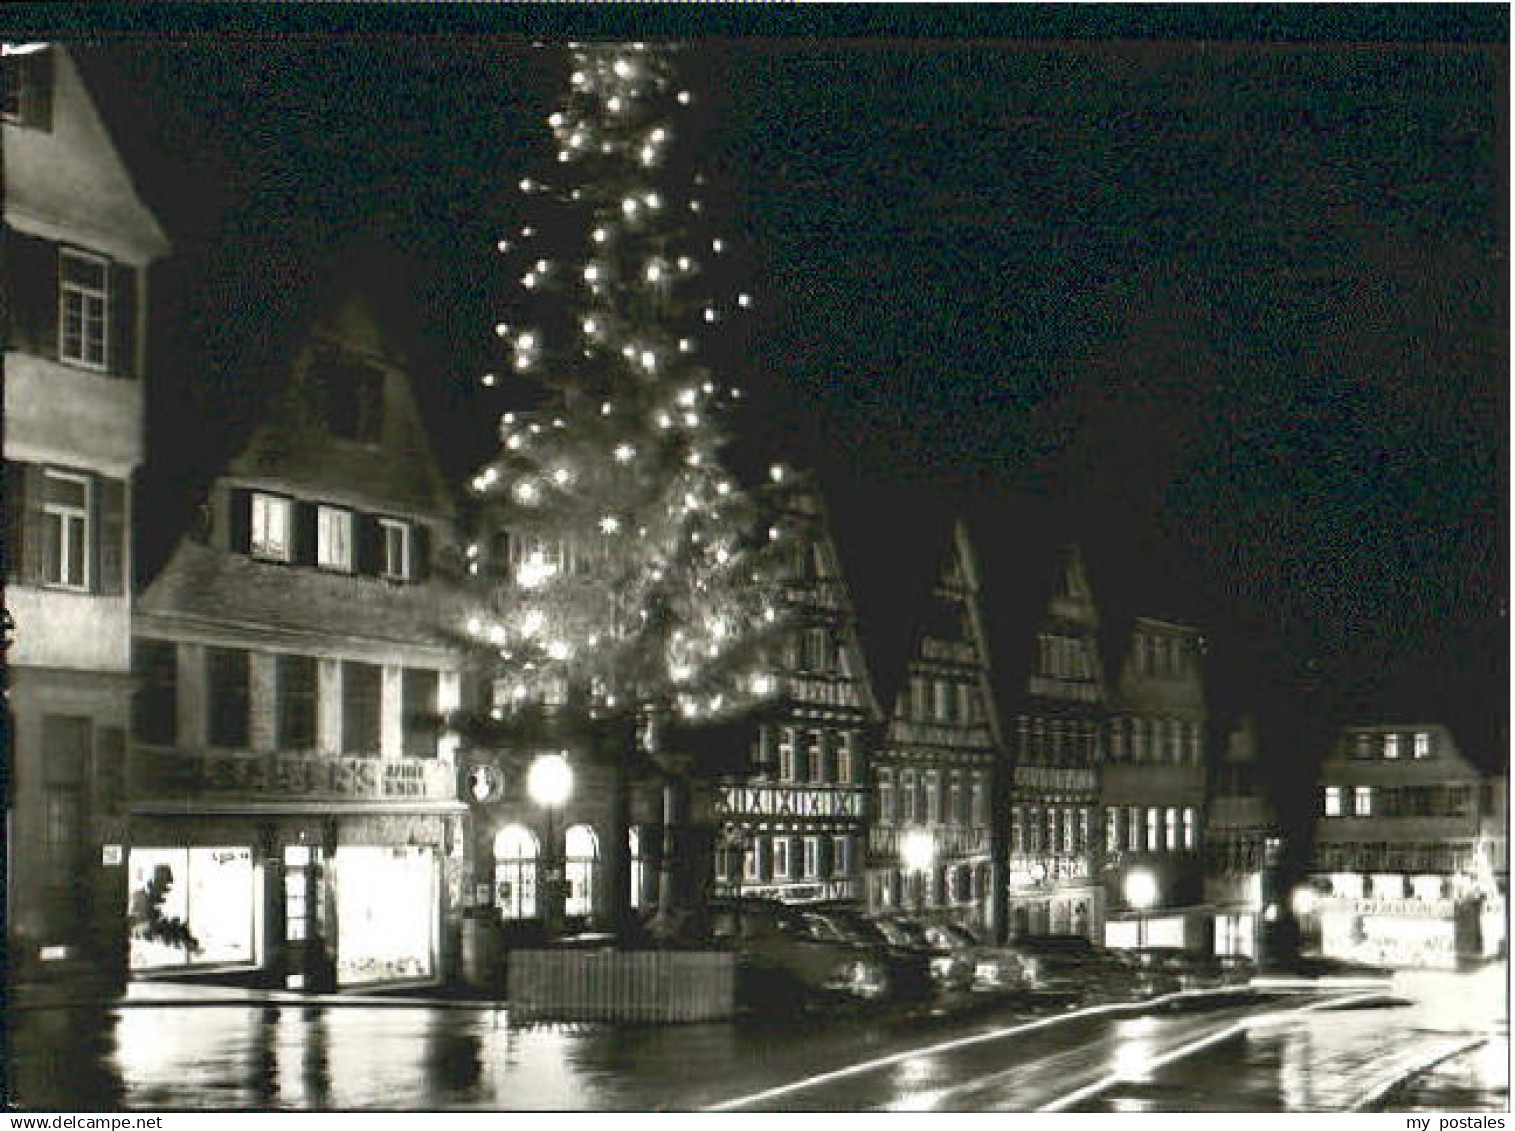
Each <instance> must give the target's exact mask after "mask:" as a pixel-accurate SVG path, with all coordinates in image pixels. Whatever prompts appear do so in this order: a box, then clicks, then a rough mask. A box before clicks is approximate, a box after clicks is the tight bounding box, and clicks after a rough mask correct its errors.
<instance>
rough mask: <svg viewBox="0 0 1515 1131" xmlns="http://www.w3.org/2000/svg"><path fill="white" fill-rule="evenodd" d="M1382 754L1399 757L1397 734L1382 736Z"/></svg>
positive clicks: (1386, 756) (1388, 756)
mask: <svg viewBox="0 0 1515 1131" xmlns="http://www.w3.org/2000/svg"><path fill="white" fill-rule="evenodd" d="M1383 756H1384V757H1385V758H1398V757H1399V735H1397V734H1386V735H1384V736H1383Z"/></svg>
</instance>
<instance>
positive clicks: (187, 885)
mask: <svg viewBox="0 0 1515 1131" xmlns="http://www.w3.org/2000/svg"><path fill="white" fill-rule="evenodd" d="M128 869H129V872H130V876H129V884H128V889H127V890H128V893H129V895H128V900H129V904H128V908H127V914H128V918H129V921H130V924H131V927H130V934H129V948H130V951H129V953H130V965H131V969H132V970H160V969H166V968H172V967H184V966H235V965H252V964H253V963H255V962H257V961H258V958H259V955H258V945H259V941H260V935H261V923H260V917H261V911H262V904H263V896H262V885H263V874H262V871H261V870H260V869H259V868H257V867H256V866H255V864H254V860H253V851H252V849H251V848H250V847H247V846H233V847H206V848H134V849H132V851H131V854H130V857H129V862H128Z"/></svg>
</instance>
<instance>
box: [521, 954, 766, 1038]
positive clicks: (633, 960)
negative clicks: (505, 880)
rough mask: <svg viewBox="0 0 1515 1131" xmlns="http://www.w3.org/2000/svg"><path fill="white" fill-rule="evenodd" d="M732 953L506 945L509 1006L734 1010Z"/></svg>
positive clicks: (587, 1014) (592, 1015)
mask: <svg viewBox="0 0 1515 1131" xmlns="http://www.w3.org/2000/svg"><path fill="white" fill-rule="evenodd" d="M735 957H736V956H735V955H733V954H731V953H729V952H724V951H693V950H512V951H511V952H510V955H509V959H508V961H507V969H508V972H509V973H508V984H509V998H510V1008H511V1010H512V1012H515V1013H518V1014H520V1015H521V1016H523V1017H526V1018H540V1019H552V1020H560V1021H713V1020H719V1019H720V1018H723V1017H730V1016H732V1015H733V1014H734V1013H735V1012H736V965H735Z"/></svg>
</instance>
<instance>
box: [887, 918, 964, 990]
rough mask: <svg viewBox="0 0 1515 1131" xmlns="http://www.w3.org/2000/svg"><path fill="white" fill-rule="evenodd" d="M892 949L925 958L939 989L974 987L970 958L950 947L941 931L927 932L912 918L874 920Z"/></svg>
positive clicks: (956, 948)
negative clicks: (899, 949)
mask: <svg viewBox="0 0 1515 1131" xmlns="http://www.w3.org/2000/svg"><path fill="white" fill-rule="evenodd" d="M874 922H876V923H877V924H878V929H879V930H880V931H882V932H883V934H884V937H885V938H887V939H888V940H889V942H890V944H891V945H892V946H895V947H898V948H901V949H905V950H910V951H914V952H916V953H919V954H923V955H925V956H926V962H927V965H928V967H929V969H930V971H931V977H932V979H933V980H934V981H935V982H936V985H937V988H938V989H943V990H966V989H968V988H969V987H971V986H972V985H973V958H972V956H971V955H969V954H966V953H964V952H963V950H962V948H960V947H956V946H953V945H951V943H950V942H948V941H947V940H946V939H944V938H943V936H942V934H941V932H940V931H935V932H932V931H928V930H927V929H926V927H925V925H924V924H921V923H917V922H916V921H915V920H913V919H903V918H900V917H898V916H887V917H882V918H878V919H875V920H874Z"/></svg>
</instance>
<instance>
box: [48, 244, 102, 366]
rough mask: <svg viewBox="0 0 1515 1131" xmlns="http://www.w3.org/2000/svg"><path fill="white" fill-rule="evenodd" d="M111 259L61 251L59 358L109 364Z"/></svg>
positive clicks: (77, 361) (90, 363)
mask: <svg viewBox="0 0 1515 1131" xmlns="http://www.w3.org/2000/svg"><path fill="white" fill-rule="evenodd" d="M109 326H110V260H108V259H104V258H102V257H101V256H98V255H90V254H89V253H87V252H82V251H75V250H73V249H71V248H60V249H59V251H58V358H59V360H61V361H66V362H69V363H71V364H73V365H81V366H83V367H84V368H86V369H99V370H104V369H106V368H107V366H108V364H109V353H108V350H109Z"/></svg>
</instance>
